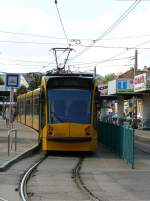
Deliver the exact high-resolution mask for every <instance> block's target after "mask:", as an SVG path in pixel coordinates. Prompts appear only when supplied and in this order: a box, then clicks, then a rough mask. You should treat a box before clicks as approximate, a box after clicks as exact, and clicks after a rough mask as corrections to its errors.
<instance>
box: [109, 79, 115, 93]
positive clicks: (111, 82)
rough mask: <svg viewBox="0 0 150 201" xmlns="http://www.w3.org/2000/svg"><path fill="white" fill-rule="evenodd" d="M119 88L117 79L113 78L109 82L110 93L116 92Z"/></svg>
mask: <svg viewBox="0 0 150 201" xmlns="http://www.w3.org/2000/svg"><path fill="white" fill-rule="evenodd" d="M116 93H117V88H116V80H112V81H109V82H108V95H111V94H116Z"/></svg>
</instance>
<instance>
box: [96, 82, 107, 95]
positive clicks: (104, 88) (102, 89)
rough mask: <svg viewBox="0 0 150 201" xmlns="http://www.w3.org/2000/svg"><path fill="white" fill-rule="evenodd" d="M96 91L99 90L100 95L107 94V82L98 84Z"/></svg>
mask: <svg viewBox="0 0 150 201" xmlns="http://www.w3.org/2000/svg"><path fill="white" fill-rule="evenodd" d="M98 91H100V94H101V95H108V85H107V84H99V85H98Z"/></svg>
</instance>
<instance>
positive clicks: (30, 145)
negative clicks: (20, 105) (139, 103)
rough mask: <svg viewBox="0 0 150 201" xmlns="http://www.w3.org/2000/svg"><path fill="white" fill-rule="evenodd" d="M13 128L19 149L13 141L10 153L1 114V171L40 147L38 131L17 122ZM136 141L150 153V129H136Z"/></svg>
mask: <svg viewBox="0 0 150 201" xmlns="http://www.w3.org/2000/svg"><path fill="white" fill-rule="evenodd" d="M13 129H17V150H16V151H15V144H14V141H13V143H12V146H10V153H9V155H8V131H9V128H7V127H6V123H5V120H4V119H2V117H1V116H0V171H4V170H5V169H7V168H8V167H9V166H10V165H11V164H12V163H14V162H15V161H17V160H20V159H21V158H23V157H25V156H27V155H29V154H31V153H33V152H34V151H36V150H37V149H38V148H39V147H38V142H39V134H38V132H36V131H35V130H33V129H31V128H29V127H27V126H24V125H22V124H20V123H17V122H14V123H13ZM135 142H136V144H138V146H140V147H141V149H144V150H147V152H148V153H150V131H145V130H137V129H136V130H135ZM10 145H11V144H10ZM143 147H144V148H143Z"/></svg>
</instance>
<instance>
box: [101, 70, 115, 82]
mask: <svg viewBox="0 0 150 201" xmlns="http://www.w3.org/2000/svg"><path fill="white" fill-rule="evenodd" d="M115 78H116V75H115V74H114V73H109V74H107V75H105V76H104V79H103V82H104V83H105V84H107V83H108V82H109V81H111V80H114V79H115Z"/></svg>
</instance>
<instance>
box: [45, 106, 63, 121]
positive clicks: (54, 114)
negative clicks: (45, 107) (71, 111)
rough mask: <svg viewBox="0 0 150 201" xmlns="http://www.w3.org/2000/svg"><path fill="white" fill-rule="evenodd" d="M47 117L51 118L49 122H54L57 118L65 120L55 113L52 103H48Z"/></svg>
mask: <svg viewBox="0 0 150 201" xmlns="http://www.w3.org/2000/svg"><path fill="white" fill-rule="evenodd" d="M49 117H50V120H51V123H54V122H55V121H54V119H57V120H58V121H59V122H63V123H64V122H65V120H64V119H63V118H62V117H60V116H59V115H58V114H57V113H55V111H54V105H53V104H51V103H50V104H49Z"/></svg>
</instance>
